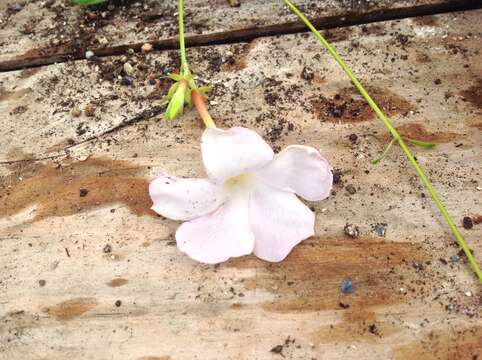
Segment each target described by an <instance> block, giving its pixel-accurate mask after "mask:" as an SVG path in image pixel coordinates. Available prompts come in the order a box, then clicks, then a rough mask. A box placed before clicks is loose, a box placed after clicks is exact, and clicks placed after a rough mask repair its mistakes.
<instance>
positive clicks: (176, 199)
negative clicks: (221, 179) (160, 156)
mask: <svg viewBox="0 0 482 360" xmlns="http://www.w3.org/2000/svg"><path fill="white" fill-rule="evenodd" d="M149 195H150V196H151V199H152V202H153V203H154V204H153V205H152V210H154V211H155V212H156V213H158V214H160V215H163V216H165V217H167V218H169V219H173V220H191V219H194V218H196V217H199V216H203V215H206V214H209V213H211V212H213V211H215V210H216V209H217V208H219V206H220V205H221V204H222V203H223V202H224V201H225V196H224V193H223V191H222V190H221V189H220V188H219V187H218V186H217V185H214V184H213V183H211V182H210V181H209V180H207V179H177V178H176V177H174V176H169V175H167V174H162V175H160V176H159V177H157V178H156V179H155V180H153V181H152V182H151V183H150V184H149Z"/></svg>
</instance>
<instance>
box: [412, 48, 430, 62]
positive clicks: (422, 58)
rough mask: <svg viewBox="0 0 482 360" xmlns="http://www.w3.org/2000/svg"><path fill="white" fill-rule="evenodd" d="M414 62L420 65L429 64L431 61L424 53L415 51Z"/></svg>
mask: <svg viewBox="0 0 482 360" xmlns="http://www.w3.org/2000/svg"><path fill="white" fill-rule="evenodd" d="M415 60H416V61H417V62H419V63H422V64H425V63H429V62H431V61H432V60H431V59H430V56H428V55H427V54H426V53H424V52H420V51H417V53H416V55H415Z"/></svg>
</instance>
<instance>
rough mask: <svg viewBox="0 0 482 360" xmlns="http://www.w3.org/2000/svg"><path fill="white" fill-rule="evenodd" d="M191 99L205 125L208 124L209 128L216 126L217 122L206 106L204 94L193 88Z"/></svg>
mask: <svg viewBox="0 0 482 360" xmlns="http://www.w3.org/2000/svg"><path fill="white" fill-rule="evenodd" d="M191 99H192V102H193V104H194V106H195V107H196V110H197V112H198V114H199V116H200V117H201V119H202V121H203V122H204V125H206V127H207V128H215V127H216V124H215V123H214V121H213V118H212V117H211V115H209V112H208V109H207V107H206V103H205V102H204V98H203V96H202V94H201V93H200V92H199V91H198V90H195V89H194V90H192V92H191Z"/></svg>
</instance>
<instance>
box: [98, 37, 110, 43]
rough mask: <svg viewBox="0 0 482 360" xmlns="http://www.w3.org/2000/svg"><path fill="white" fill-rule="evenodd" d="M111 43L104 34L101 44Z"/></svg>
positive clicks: (100, 40)
mask: <svg viewBox="0 0 482 360" xmlns="http://www.w3.org/2000/svg"><path fill="white" fill-rule="evenodd" d="M108 43H109V40H107V38H106V37H104V36H102V37H100V38H99V44H100V45H107V44H108Z"/></svg>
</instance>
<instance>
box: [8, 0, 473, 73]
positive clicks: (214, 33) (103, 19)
mask: <svg viewBox="0 0 482 360" xmlns="http://www.w3.org/2000/svg"><path fill="white" fill-rule="evenodd" d="M300 6H301V8H302V9H304V10H305V12H306V13H307V15H309V16H310V17H311V18H313V21H314V23H315V25H316V26H318V27H319V28H330V27H338V26H349V25H356V24H360V23H367V22H372V21H383V20H390V19H399V18H404V17H413V16H421V15H427V14H436V13H442V12H448V11H459V10H464V9H470V8H477V7H481V6H482V1H480V0H476V1H474V0H423V1H419V0H417V1H415V0H403V1H377V2H370V1H364V0H363V1H345V0H344V1H339V0H330V1H325V2H318V3H316V2H315V3H313V2H307V1H303V2H301V4H300ZM3 9H4V18H3V19H2V25H3V26H2V27H1V28H0V44H1V45H2V46H1V51H0V71H7V70H16V69H21V68H25V67H30V66H38V65H48V64H53V63H56V62H64V61H68V60H72V59H82V58H84V57H85V53H86V51H87V50H93V51H94V53H95V54H96V55H98V56H106V55H119V54H123V53H125V52H126V50H128V49H133V50H134V51H140V48H141V46H142V44H143V43H145V42H150V43H152V44H153V45H154V48H155V49H157V50H163V49H175V48H177V39H176V36H177V20H176V17H175V12H176V3H175V2H164V3H162V4H159V3H157V2H155V3H141V2H138V3H128V4H127V5H126V4H125V3H120V4H117V5H116V3H114V2H109V5H102V6H100V7H98V8H93V9H86V8H79V7H75V6H69V5H66V4H64V3H63V2H55V1H53V0H52V1H46V2H27V3H26V4H25V5H8V3H7V2H5V0H3ZM109 9H110V10H109ZM186 14H187V16H186V31H187V33H188V34H191V35H192V36H190V37H188V39H187V44H188V45H190V44H191V45H209V44H211V45H213V44H219V43H226V42H239V41H250V40H252V39H254V38H256V37H261V36H272V35H276V34H286V33H296V32H300V31H304V29H305V28H304V26H302V25H301V24H300V23H298V22H296V21H293V20H294V16H293V15H292V14H290V12H289V11H288V10H287V9H286V8H285V7H284V5H283V3H282V2H281V1H274V0H272V1H268V2H266V1H249V2H247V3H243V4H242V5H241V6H240V7H234V8H233V7H230V6H229V5H228V2H227V1H215V2H213V1H212V0H205V1H196V2H187V4H186ZM193 34H194V35H193Z"/></svg>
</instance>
